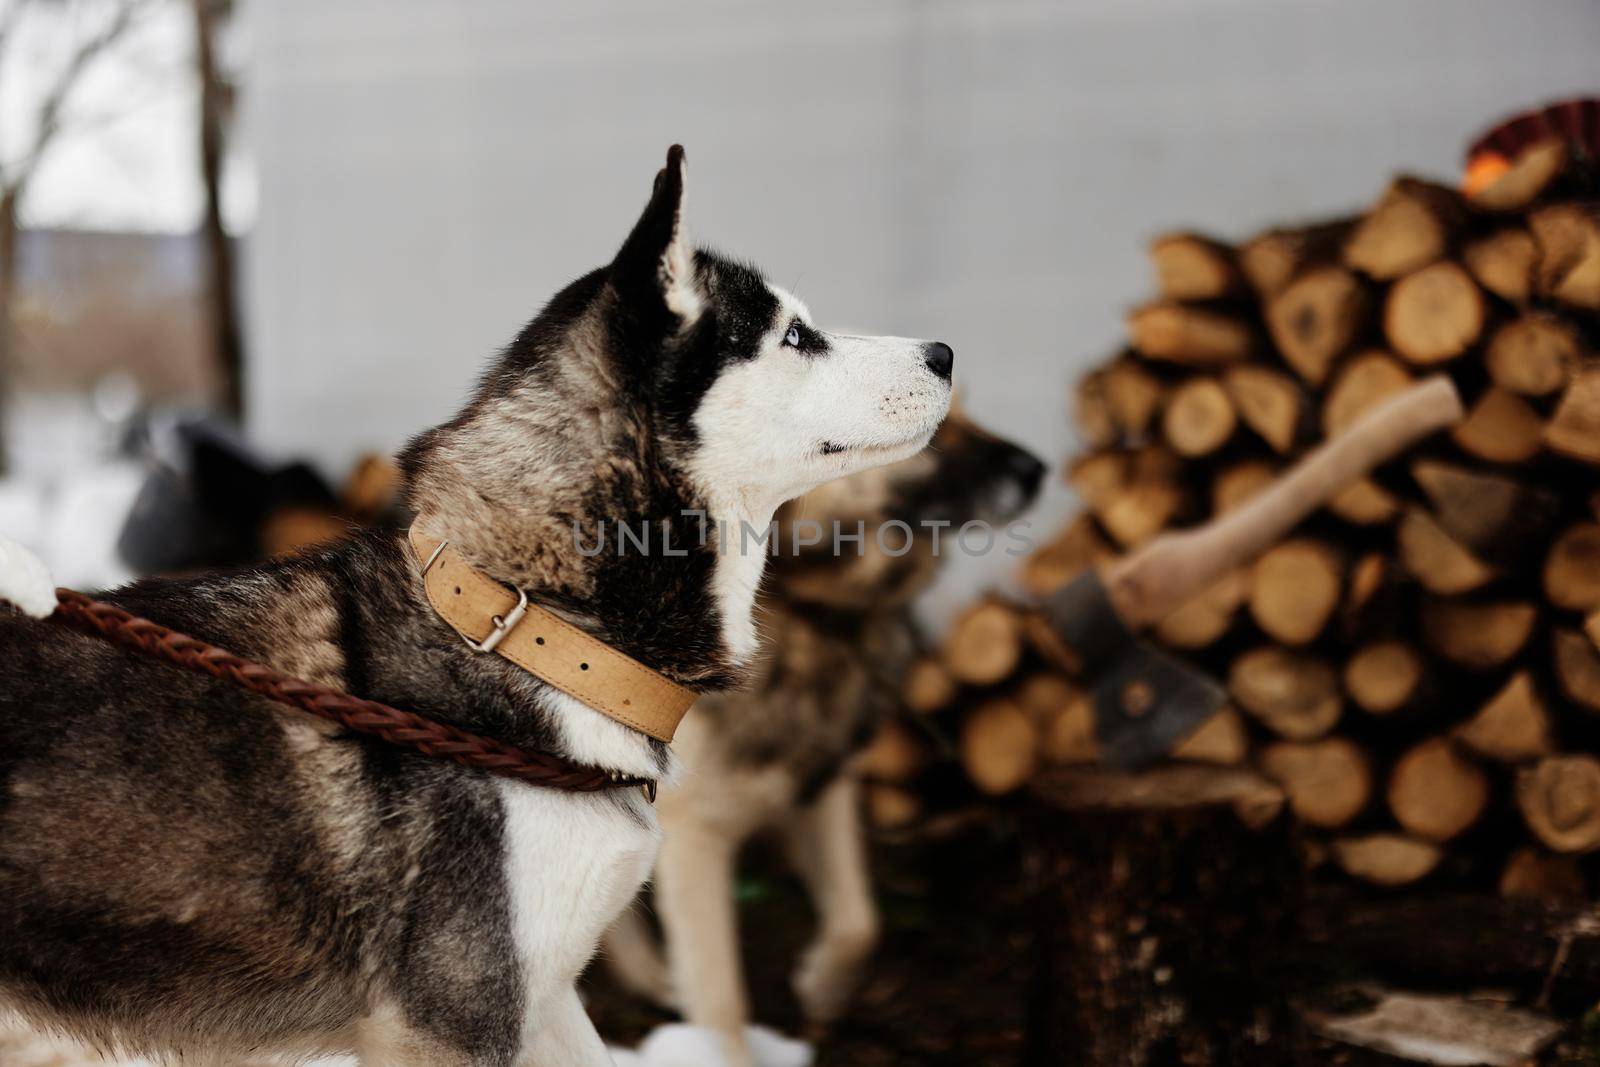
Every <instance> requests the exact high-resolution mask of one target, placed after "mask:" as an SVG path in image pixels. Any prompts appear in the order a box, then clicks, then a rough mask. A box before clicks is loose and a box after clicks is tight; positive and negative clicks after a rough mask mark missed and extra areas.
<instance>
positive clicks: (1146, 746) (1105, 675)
mask: <svg viewBox="0 0 1600 1067" xmlns="http://www.w3.org/2000/svg"><path fill="white" fill-rule="evenodd" d="M1044 607H1045V617H1046V618H1047V619H1048V620H1049V622H1050V626H1051V629H1053V630H1054V631H1055V633H1056V636H1057V637H1059V638H1060V639H1061V642H1062V643H1063V644H1064V645H1065V646H1066V649H1067V651H1069V652H1070V653H1071V655H1072V658H1073V660H1075V661H1076V662H1077V663H1079V664H1080V665H1081V672H1082V674H1083V676H1084V678H1085V679H1086V680H1087V681H1089V683H1090V689H1091V692H1092V693H1093V696H1094V714H1095V733H1096V735H1097V736H1098V738H1099V740H1100V745H1101V748H1102V750H1103V751H1104V753H1105V756H1104V758H1105V761H1106V762H1107V763H1111V764H1114V765H1116V766H1118V767H1125V768H1138V767H1143V766H1146V765H1148V764H1151V763H1155V762H1156V761H1157V760H1159V759H1161V758H1162V757H1163V756H1165V755H1167V753H1169V752H1171V751H1172V749H1173V748H1175V747H1176V746H1177V745H1178V743H1179V742H1180V741H1182V740H1183V739H1184V738H1185V737H1187V736H1189V734H1190V733H1192V732H1193V731H1194V730H1195V728H1196V727H1198V726H1199V725H1200V724H1201V723H1202V722H1204V721H1205V720H1206V719H1208V718H1210V717H1211V716H1212V715H1214V714H1215V713H1216V712H1217V711H1218V710H1219V709H1220V708H1221V707H1222V706H1223V705H1224V704H1226V703H1227V700H1228V697H1227V693H1225V692H1224V691H1223V689H1222V687H1221V686H1220V685H1218V684H1217V683H1216V681H1215V680H1214V679H1212V678H1211V677H1210V676H1209V675H1207V674H1204V673H1202V672H1200V671H1197V670H1195V669H1194V668H1193V667H1191V666H1188V665H1187V664H1184V663H1181V662H1179V661H1178V660H1177V659H1175V658H1173V657H1172V656H1169V655H1168V654H1166V653H1165V652H1163V651H1161V650H1160V649H1158V648H1154V647H1152V646H1151V645H1149V644H1146V643H1145V642H1144V641H1142V640H1140V639H1139V637H1138V635H1136V634H1135V633H1134V632H1133V631H1132V630H1130V629H1129V628H1128V626H1127V624H1126V623H1124V622H1123V620H1122V619H1121V617H1120V616H1118V615H1117V611H1116V609H1115V608H1114V607H1113V606H1112V604H1111V600H1110V598H1109V597H1107V595H1106V588H1105V583H1104V582H1102V581H1101V579H1100V575H1099V574H1098V573H1096V572H1095V570H1094V568H1092V567H1091V568H1090V569H1088V570H1086V571H1085V572H1084V573H1083V574H1081V575H1079V576H1078V577H1077V578H1075V579H1074V580H1073V581H1071V582H1069V583H1068V584H1067V585H1066V586H1065V587H1064V588H1062V589H1061V590H1059V591H1058V592H1056V593H1055V594H1054V595H1052V596H1051V597H1050V599H1049V600H1048V601H1047V602H1046V603H1045V606H1044Z"/></svg>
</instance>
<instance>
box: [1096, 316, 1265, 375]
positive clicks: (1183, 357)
mask: <svg viewBox="0 0 1600 1067" xmlns="http://www.w3.org/2000/svg"><path fill="white" fill-rule="evenodd" d="M1128 333H1129V336H1130V337H1131V338H1132V340H1133V346H1134V347H1135V348H1136V349H1138V350H1139V352H1140V353H1141V354H1143V355H1144V356H1145V357H1146V358H1148V359H1158V360H1164V361H1166V362H1169V363H1182V364H1188V365H1191V366H1213V365H1216V364H1220V363H1232V362H1234V361H1235V360H1240V359H1244V358H1246V357H1247V356H1249V355H1250V353H1251V352H1252V351H1254V350H1255V338H1254V336H1253V335H1252V333H1251V331H1250V327H1249V326H1248V325H1247V324H1246V323H1244V322H1241V321H1240V320H1238V319H1235V318H1233V317H1231V316H1228V315H1224V314H1221V313H1219V312H1215V311H1206V310H1203V309H1201V308H1196V307H1189V306H1187V305H1183V304H1154V305H1151V306H1149V307H1144V308H1140V309H1138V310H1137V311H1134V312H1132V313H1131V314H1129V316H1128Z"/></svg>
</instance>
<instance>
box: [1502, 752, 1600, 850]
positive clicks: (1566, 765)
mask: <svg viewBox="0 0 1600 1067" xmlns="http://www.w3.org/2000/svg"><path fill="white" fill-rule="evenodd" d="M1517 807H1518V808H1520V809H1521V811H1522V817H1523V819H1524V820H1525V821H1526V822H1527V824H1528V828H1529V829H1530V830H1532V831H1533V833H1534V836H1536V837H1537V838H1538V839H1539V840H1540V841H1542V842H1544V844H1545V845H1546V846H1548V847H1549V848H1551V849H1553V850H1555V851H1556V852H1593V851H1594V850H1595V849H1596V848H1600V760H1597V759H1595V758H1594V757H1593V756H1583V755H1567V756H1550V757H1548V758H1546V759H1542V760H1540V761H1539V762H1538V763H1536V764H1534V765H1533V766H1532V767H1529V768H1527V769H1525V770H1524V771H1522V772H1521V773H1520V774H1519V775H1518V776H1517Z"/></svg>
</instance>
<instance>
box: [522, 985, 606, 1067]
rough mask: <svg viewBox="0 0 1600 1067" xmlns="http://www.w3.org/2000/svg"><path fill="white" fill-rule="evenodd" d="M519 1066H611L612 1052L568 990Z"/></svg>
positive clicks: (576, 996) (575, 993)
mask: <svg viewBox="0 0 1600 1067" xmlns="http://www.w3.org/2000/svg"><path fill="white" fill-rule="evenodd" d="M517 1067H612V1059H611V1053H609V1052H607V1051H606V1044H605V1042H604V1041H602V1040H600V1034H599V1032H598V1031H597V1030H595V1028H594V1023H592V1022H590V1021H589V1013H588V1012H586V1011H584V1010H583V1002H582V1001H580V1000H579V999H578V991H577V990H576V989H574V988H571V987H568V988H567V989H566V990H565V991H564V992H562V993H561V994H560V996H559V997H558V998H557V1000H556V1003H554V1004H552V1005H551V1006H550V1013H549V1018H548V1019H547V1020H546V1022H545V1024H544V1026H543V1027H541V1028H540V1029H539V1030H538V1031H537V1032H536V1033H535V1034H534V1035H533V1038H532V1040H530V1041H529V1042H528V1047H527V1049H526V1050H525V1051H524V1052H523V1054H522V1056H521V1057H519V1058H518V1060H517Z"/></svg>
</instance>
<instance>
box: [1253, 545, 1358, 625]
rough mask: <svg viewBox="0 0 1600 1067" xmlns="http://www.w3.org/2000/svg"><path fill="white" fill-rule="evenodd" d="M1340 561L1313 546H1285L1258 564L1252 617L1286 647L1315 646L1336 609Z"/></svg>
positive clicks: (1255, 573)
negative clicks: (1311, 644) (1310, 644)
mask: <svg viewBox="0 0 1600 1067" xmlns="http://www.w3.org/2000/svg"><path fill="white" fill-rule="evenodd" d="M1342 580H1343V573H1342V568H1341V566H1340V560H1339V556H1338V554H1337V553H1336V552H1334V551H1333V550H1332V549H1330V548H1329V547H1328V546H1326V545H1324V544H1321V543H1320V542H1317V541H1311V540H1306V539H1299V540H1293V541H1285V542H1284V543H1282V544H1280V545H1278V546H1276V547H1275V548H1273V549H1271V550H1270V551H1268V552H1267V553H1266V554H1265V555H1263V556H1262V557H1261V558H1260V559H1259V560H1257V561H1256V565H1255V569H1254V572H1253V575H1252V580H1251V581H1252V584H1251V590H1250V614H1251V616H1252V617H1253V618H1254V619H1255V621H1256V625H1258V626H1260V627H1261V629H1262V630H1264V631H1265V632H1266V633H1268V634H1270V635H1271V636H1273V637H1274V638H1276V639H1277V640H1279V641H1281V642H1283V643H1284V644H1286V645H1305V644H1309V643H1310V642H1312V641H1314V640H1315V639H1316V638H1317V635H1318V634H1320V633H1322V629H1323V627H1324V626H1326V625H1327V622H1328V619H1329V618H1330V617H1331V616H1332V615H1333V611H1334V609H1335V608H1336V607H1338V606H1339V596H1340V592H1341V582H1342Z"/></svg>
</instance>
